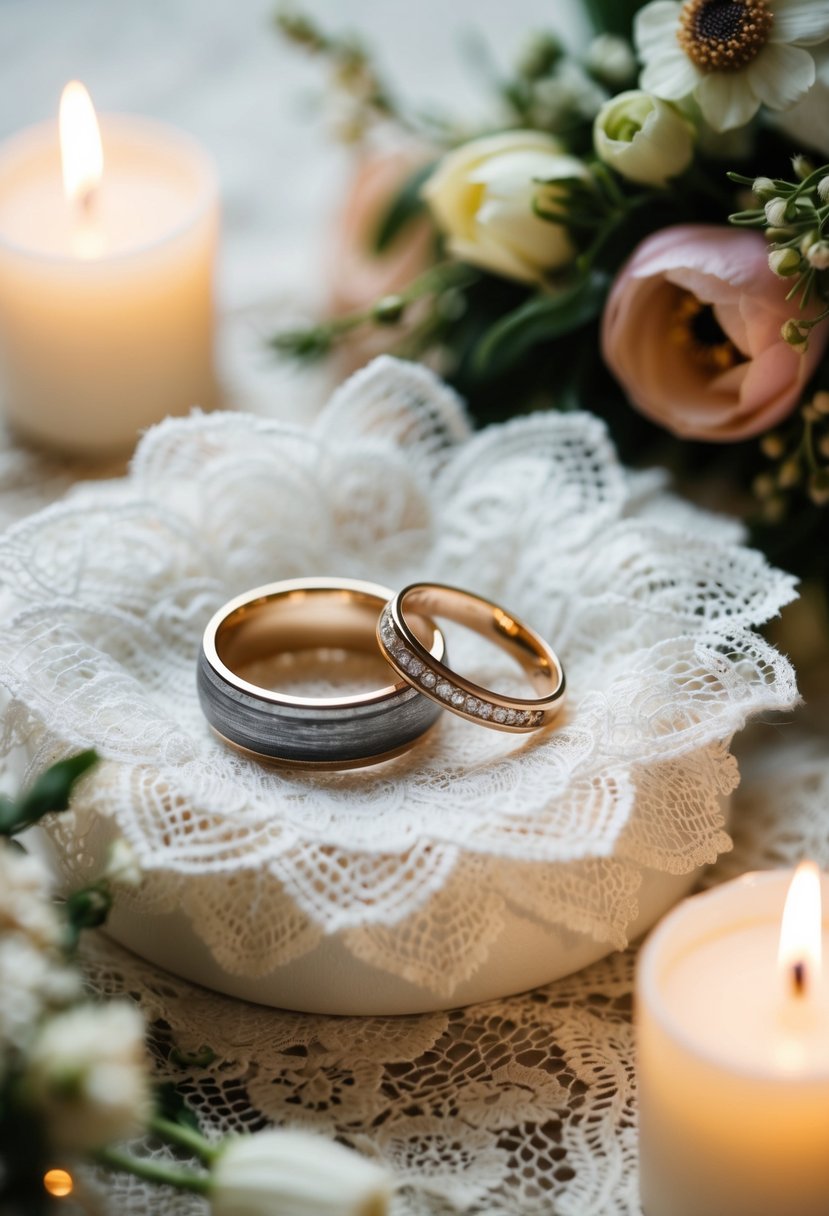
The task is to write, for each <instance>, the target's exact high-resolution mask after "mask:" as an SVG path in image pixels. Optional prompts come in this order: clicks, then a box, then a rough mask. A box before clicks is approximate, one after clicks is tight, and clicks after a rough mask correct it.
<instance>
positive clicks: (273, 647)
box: [197, 579, 446, 769]
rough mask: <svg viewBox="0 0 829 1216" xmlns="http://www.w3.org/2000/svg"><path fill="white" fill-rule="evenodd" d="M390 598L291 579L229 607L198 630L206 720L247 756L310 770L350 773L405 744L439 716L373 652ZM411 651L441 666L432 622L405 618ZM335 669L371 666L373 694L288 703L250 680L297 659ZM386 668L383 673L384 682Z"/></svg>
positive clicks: (355, 584)
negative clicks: (347, 661) (353, 659)
mask: <svg viewBox="0 0 829 1216" xmlns="http://www.w3.org/2000/svg"><path fill="white" fill-rule="evenodd" d="M391 596H392V592H391V591H390V590H388V589H387V588H385V587H381V586H379V585H377V584H376V583H365V582H359V581H356V580H353V579H292V580H288V581H284V582H280V583H270V584H268V585H267V586H265V587H257V588H256V589H255V590H253V591H248V592H246V593H245V594H244V595H240V596H237V597H236V598H235V599H232V600H230V602H229V603H227V604H225V605H224V607H223V608H220V609H219V611H218V612H217V613H216V614H215V616H213V618H212V619H211V621H210V622H209V624H208V626H207V628H206V629H205V632H204V637H203V639H202V647H201V652H200V654H199V661H198V677H197V682H198V692H199V700H200V702H201V707H202V711H203V712H204V715H205V717H206V718H207V721H208V722H209V724H210V726H211V727H212V728H213V731H214V733H215V734H217V735H218V736H219V737H220V738H221V739H222V740H223V741H224V742H225V743H229V744H230V745H231V746H233V747H235V748H236V749H237V750H239V751H242V752H244V753H246V754H248V755H251V756H253V757H254V758H255V759H257V760H262V759H266V760H271V761H275V762H278V763H280V764H288V765H292V766H298V767H302V768H310V769H344V768H356V767H362V766H365V765H369V764H375V763H379V761H381V760H388V759H391V757H393V756H397V755H400V754H401V753H402V752H404V751H407V750H408V749H409V748H410V747H412V746H413V745H414V744H415V743H416V742H417V741H418V740H419V739H420V738H422V736H423V735H424V734H425V733H426V731H428V730H429V728H430V727H431V726H432V725H433V724H434V723H435V721H436V720H437V718H438V717H439V716H440V708H443V706H441V707H440V708H439V707H438V706H436V705H435V704H434V703H433V702H432V701H431V700H430V699H429V698H427V697H424V696H421V695H420V692H419V691H418V689H417V688H413V687H412V685H411V682H410V681H409V680H408V679H405V680H403V679H396V678H395V676H396V673H395V671H394V670H391V669H389V668H388V666H387V664H385V663H384V662H383V659H382V656H381V654H380V653H379V652H378V650H377V642H376V637H375V628H376V623H377V617H378V615H379V613H380V611H381V609H382V608H383V605H384V604H385V603H386V602H387V601H388V600H389V599H390V598H391ZM411 625H412V630H413V631H414V633H413V636H416V638H417V644H418V646H421V647H422V649H423V653H424V654H426V655H428V656H429V661H430V662H441V660H442V659H443V658H444V657H445V653H446V645H445V642H444V638H443V634H442V633H441V631H440V630H439V629H438V627H437V626H436V625H435V623H434V622H433V621H430V620H428V619H427V618H426V617H422V616H420V615H419V614H418V615H417V616H416V617H415V618H413V619H412V621H411ZM309 652H310V653H312V654H314V656H315V658H316V657H318V661H319V664H321V665H322V667H323V670H325V669H326V664H328V666H329V667H330V668H331V669H332V670H333V668H334V667H335V665H336V663H337V662H338V661H339V660H341V659H342V657H343V656H344V655H349V654H351V653H353V652H358V653H361V654H366V655H371V656H373V657H375V658H376V659H377V661H378V667H379V668H380V672H379V681H381V682H380V683H379V686H378V687H375V688H371V689H370V691H368V692H361V693H357V694H356V695H350V696H341V697H298V696H288V695H287V694H285V693H283V692H280V691H279V690H278V689H274V688H272V687H269V686H267V684H266V683H263V684H259V683H257V682H256V681H257V678H258V673H259V672H260V671H262V669H263V665H264V667H265V668H269V665H270V664H271V663H272V662H274V663H276V664H277V665H279V664H280V663H282V662H283V660H286V661H287V663H288V667H289V669H290V664H291V662H292V661H295V659H296V656H297V655H299V654H301V653H305V654H308V653H309ZM383 671H386V672H387V673H388V679H387V681H386V683H385V684H383V683H382V680H383Z"/></svg>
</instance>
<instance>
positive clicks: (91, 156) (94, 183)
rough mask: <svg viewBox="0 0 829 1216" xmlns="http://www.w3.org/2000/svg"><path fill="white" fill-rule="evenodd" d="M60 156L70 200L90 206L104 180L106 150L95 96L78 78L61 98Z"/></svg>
mask: <svg viewBox="0 0 829 1216" xmlns="http://www.w3.org/2000/svg"><path fill="white" fill-rule="evenodd" d="M59 126H60V156H61V163H62V165H63V189H64V193H65V194H66V198H67V201H68V202H69V203H70V204H72V205H75V206H78V207H80V208H81V209H82V210H84V211H87V210H88V209H89V207H90V204H91V202H92V199H93V198H94V195H95V191H96V190H97V188H98V186H99V185H100V183H101V176H102V174H103V170H104V153H103V149H102V147H101V132H100V130H99V129H98V120H97V118H96V117H95V109H94V107H93V105H92V99H91V98H90V96H89V94H88V93H87V91H86V89H85V88H84V86H83V85H82V84H81V82H80V81H79V80H71V81H70V82H69V84H68V85H67V86H66V88H65V89H64V90H63V94H62V95H61V99H60V120H59Z"/></svg>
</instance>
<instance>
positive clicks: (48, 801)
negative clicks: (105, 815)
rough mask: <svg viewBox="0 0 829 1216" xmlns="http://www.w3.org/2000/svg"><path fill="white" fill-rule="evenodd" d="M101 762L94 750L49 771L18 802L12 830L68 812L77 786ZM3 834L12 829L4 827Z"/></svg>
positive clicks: (73, 757) (71, 757) (18, 829)
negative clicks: (73, 789) (53, 814)
mask: <svg viewBox="0 0 829 1216" xmlns="http://www.w3.org/2000/svg"><path fill="white" fill-rule="evenodd" d="M97 762H98V754H97V752H94V751H92V750H90V751H86V752H79V753H78V755H77V756H70V757H69V758H68V759H67V760H59V761H58V763H57V764H53V765H52V767H51V768H47V770H46V772H45V773H41V774H40V776H39V777H38V778H37V780H36V781H35V783H34V785H33V786H32V788H31V789H30V790H29V792H28V793H27V794H24V795H23V797H22V798H21V799H20V801H19V802H18V804H17V815H16V818H15V820H14V823H13V825H12V827H11V829H10V830H11V831H13V832H19V831H21V830H22V829H23V828H24V827H29V826H30V825H31V824H33V823H37V822H38V820H39V819H42V818H43V816H44V815H48V814H50V813H51V812H52V811H65V810H67V808H68V806H69V798H70V796H71V793H72V787H73V785H74V784H75V782H76V781H77V780H78V779H79V778H80V777H82V776H83V774H84V773H86V772H87V771H88V770H89V769H90V768H92V766H93V764H97ZM0 830H4V831H5V830H9V829H8V828H7V827H6V826H5V825H3V826H2V827H0Z"/></svg>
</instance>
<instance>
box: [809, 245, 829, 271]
mask: <svg viewBox="0 0 829 1216" xmlns="http://www.w3.org/2000/svg"><path fill="white" fill-rule="evenodd" d="M806 260H807V262H808V263H809V265H810V266H814V268H815V270H829V241H815V242H814V244H813V245H810V246H809V248H808V249H807V251H806Z"/></svg>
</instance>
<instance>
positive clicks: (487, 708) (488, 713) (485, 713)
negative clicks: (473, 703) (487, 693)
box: [478, 701, 492, 722]
mask: <svg viewBox="0 0 829 1216" xmlns="http://www.w3.org/2000/svg"><path fill="white" fill-rule="evenodd" d="M478 717H479V718H483V719H484V721H485V722H488V721H489V719H490V718H491V717H492V706H491V705H487V703H486V701H482V702H481V708H480V709H479V710H478Z"/></svg>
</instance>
